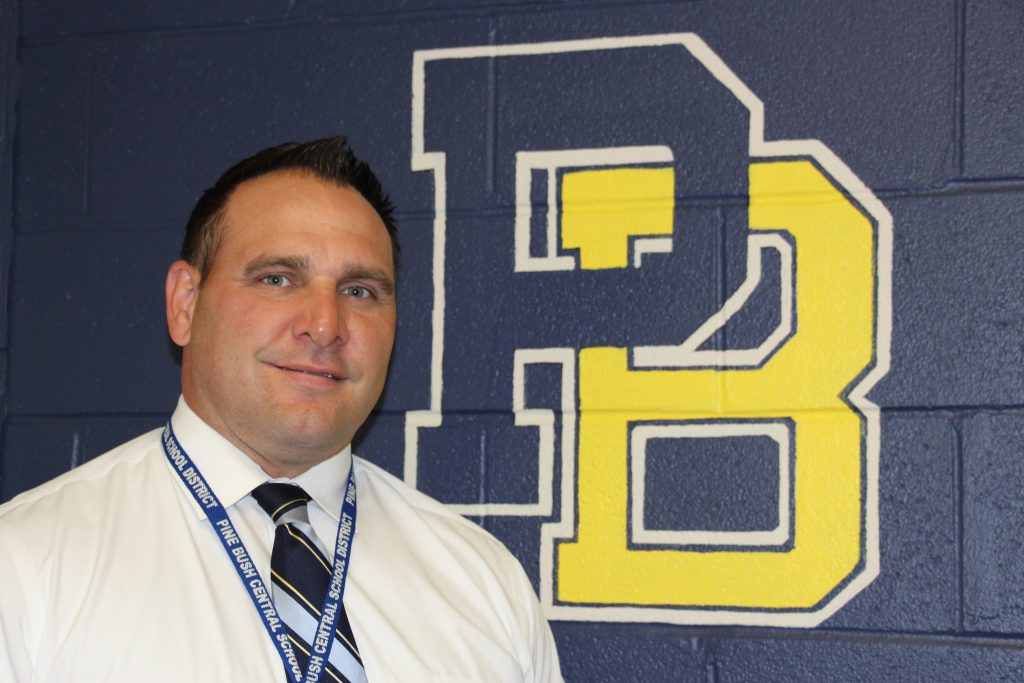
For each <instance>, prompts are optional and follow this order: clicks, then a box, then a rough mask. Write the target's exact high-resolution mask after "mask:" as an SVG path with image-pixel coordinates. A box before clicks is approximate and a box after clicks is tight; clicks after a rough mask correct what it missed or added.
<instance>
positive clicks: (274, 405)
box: [168, 171, 396, 476]
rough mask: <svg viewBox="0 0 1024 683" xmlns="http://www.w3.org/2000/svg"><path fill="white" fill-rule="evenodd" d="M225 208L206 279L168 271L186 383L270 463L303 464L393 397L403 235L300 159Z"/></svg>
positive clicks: (296, 467) (221, 425)
mask: <svg viewBox="0 0 1024 683" xmlns="http://www.w3.org/2000/svg"><path fill="white" fill-rule="evenodd" d="M225 209H226V211H225V214H224V216H223V224H222V229H223V231H224V232H223V235H222V240H221V242H220V246H219V248H218V250H217V252H216V254H215V255H214V257H213V265H212V267H211V269H210V272H209V274H208V276H207V278H206V280H205V281H203V282H202V283H201V284H199V286H198V287H194V286H193V290H194V291H193V292H192V293H191V294H189V287H190V282H191V283H192V285H194V284H195V283H197V282H198V277H199V274H198V272H197V271H196V270H195V269H194V268H191V267H190V266H187V265H185V264H184V263H183V262H178V263H177V264H175V265H174V266H172V267H171V273H170V274H169V276H168V322H169V325H170V328H171V336H172V338H174V340H175V341H176V342H177V343H179V344H181V345H182V346H183V347H184V352H183V363H182V391H183V394H184V396H185V400H186V402H187V403H188V404H189V406H190V407H191V408H192V409H193V410H195V411H196V413H197V414H199V416H200V417H202V418H203V419H204V420H205V421H206V422H207V423H209V424H210V425H211V426H212V427H214V429H216V430H217V431H218V432H220V433H221V434H223V435H224V436H225V437H226V438H227V439H228V440H230V441H231V442H232V443H234V444H235V445H236V446H238V447H239V448H241V449H242V450H243V451H245V452H246V453H247V454H248V455H249V456H250V457H252V458H253V459H254V460H255V461H256V462H257V463H258V464H260V465H261V466H262V467H263V468H264V469H265V470H266V471H267V472H268V473H270V474H271V475H273V476H282V475H296V474H298V473H300V472H302V471H305V470H306V469H308V468H309V467H311V466H312V465H315V464H316V463H318V462H320V461H322V460H324V459H325V458H327V457H328V456H330V455H333V454H334V453H336V452H338V451H340V450H341V449H342V448H344V447H345V446H346V445H347V444H348V443H349V442H350V441H351V440H352V436H353V435H354V434H355V431H356V430H357V429H358V428H359V426H360V425H361V424H362V423H363V421H364V420H365V419H366V417H367V416H368V415H369V413H370V410H371V409H372V408H373V405H374V404H375V403H376V401H377V399H378V398H379V397H380V393H381V391H382V389H383V387H384V380H385V376H386V375H387V368H388V360H389V358H390V355H391V347H392V342H393V340H394V334H395V312H396V310H395V292H394V288H395V273H394V266H393V259H392V253H391V242H390V239H389V237H388V234H387V230H386V229H385V227H384V224H383V222H382V221H381V219H380V217H379V216H378V215H377V213H376V211H375V210H374V209H373V207H372V206H370V204H369V203H368V202H367V201H366V200H365V199H364V198H363V197H362V196H361V195H360V194H359V193H358V192H357V191H356V190H354V189H352V188H349V187H340V186H337V185H334V184H332V183H329V182H326V181H323V180H321V179H319V178H317V177H316V176H313V175H309V174H303V173H300V172H296V171H279V172H275V173H272V174H269V175H265V176H261V177H258V178H254V179H252V180H249V181H246V182H244V183H242V184H241V185H239V186H238V188H237V189H236V190H235V192H234V193H233V194H232V195H231V197H230V198H229V200H228V202H227V205H226V207H225ZM175 268H177V269H178V276H177V277H175ZM172 281H178V282H179V286H177V287H176V286H175V285H174V282H172ZM175 292H177V293H178V294H175ZM176 296H177V297H178V299H177V300H178V301H180V302H184V303H181V304H179V305H177V306H176V304H175V303H174V300H175V297H176Z"/></svg>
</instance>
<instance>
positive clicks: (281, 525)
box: [252, 483, 366, 683]
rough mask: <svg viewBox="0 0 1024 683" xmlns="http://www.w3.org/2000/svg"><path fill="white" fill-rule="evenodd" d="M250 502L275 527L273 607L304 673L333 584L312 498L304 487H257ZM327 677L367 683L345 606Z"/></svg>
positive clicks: (263, 485)
mask: <svg viewBox="0 0 1024 683" xmlns="http://www.w3.org/2000/svg"><path fill="white" fill-rule="evenodd" d="M252 497H253V498H255V499H256V502H257V503H259V504H260V507H262V508H263V509H264V510H265V511H266V513H267V514H268V515H270V518H271V519H272V520H273V521H274V524H276V525H277V529H276V531H275V532H274V549H273V550H272V551H271V555H270V574H271V584H272V587H273V599H274V607H276V608H277V611H278V614H279V615H280V617H281V620H282V621H283V622H284V624H285V626H286V627H287V629H288V636H289V638H290V639H291V641H292V645H293V647H294V650H295V655H296V657H297V658H298V661H299V667H300V668H301V669H302V670H303V671H305V670H306V663H307V662H308V661H309V650H310V643H311V642H312V641H313V637H314V635H315V633H316V628H317V624H318V622H319V619H320V608H321V607H322V606H323V602H324V596H325V595H326V594H327V586H328V583H329V582H330V577H331V570H332V566H331V562H330V560H329V559H328V553H327V551H326V549H325V548H324V546H323V544H322V543H321V542H320V540H319V539H318V538H317V536H316V532H314V531H313V527H312V526H310V524H309V517H308V515H307V511H306V504H307V503H308V502H309V501H310V497H309V495H308V494H307V493H306V492H305V491H303V490H302V487H300V486H296V485H294V484H276V483H267V484H262V485H261V486H258V487H256V488H255V489H254V490H253V492H252ZM326 672H327V675H326V676H325V677H324V680H328V681H329V680H336V681H339V682H343V683H366V672H365V671H364V670H363V661H362V659H361V658H360V656H359V649H358V648H357V647H356V639H355V636H354V635H353V634H352V626H351V625H350V624H349V621H348V615H347V614H345V609H344V604H342V610H341V617H340V619H339V620H338V628H337V631H336V633H335V642H334V644H333V645H332V646H331V652H330V656H329V658H328V666H327V669H326ZM288 680H291V679H290V678H289V679H288Z"/></svg>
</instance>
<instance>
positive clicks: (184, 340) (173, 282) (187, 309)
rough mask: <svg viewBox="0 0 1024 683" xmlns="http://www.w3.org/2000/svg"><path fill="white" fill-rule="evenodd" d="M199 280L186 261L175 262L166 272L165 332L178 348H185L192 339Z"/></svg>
mask: <svg viewBox="0 0 1024 683" xmlns="http://www.w3.org/2000/svg"><path fill="white" fill-rule="evenodd" d="M200 278H201V276H200V274H199V271H198V270H196V269H195V268H194V267H193V266H191V265H190V264H189V263H188V262H186V261H175V262H174V263H172V264H171V267H170V269H169V270H168V271H167V284H166V286H165V294H166V296H167V331H168V333H170V335H171V339H172V340H174V343H175V344H177V345H178V346H182V347H184V346H187V345H188V343H189V340H191V339H192V314H193V313H194V312H195V309H196V301H197V299H198V298H199V281H200Z"/></svg>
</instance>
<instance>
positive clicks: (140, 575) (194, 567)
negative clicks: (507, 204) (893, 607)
mask: <svg viewBox="0 0 1024 683" xmlns="http://www.w3.org/2000/svg"><path fill="white" fill-rule="evenodd" d="M397 249H398V247H397V242H396V241H395V231H394V224H393V221H392V218H391V207H390V204H389V202H388V200H387V197H386V196H385V195H384V193H383V191H382V190H381V188H380V185H379V183H378V182H377V180H376V178H375V177H374V176H373V174H372V172H370V170H369V168H368V167H367V166H366V165H365V164H364V163H362V162H361V161H359V160H357V159H356V158H355V157H354V156H353V155H352V153H351V151H350V150H349V148H348V147H347V145H346V143H345V141H344V139H340V138H334V139H327V140H318V141H314V142H310V143H305V144H287V145H282V146H279V147H275V148H271V149H269V150H264V151H263V152H260V153H258V154H256V155H255V156H253V157H250V158H249V159H246V160H244V161H242V162H240V163H239V164H236V165H235V166H234V167H232V168H231V169H229V170H228V171H227V172H226V173H225V174H224V175H223V176H222V177H221V178H220V180H218V182H217V184H216V185H214V187H212V188H210V189H209V190H207V191H206V193H205V194H204V195H203V197H202V198H201V199H200V201H199V203H198V204H197V206H196V208H195V210H194V211H193V214H192V218H191V220H190V221H189V225H188V228H187V233H186V238H185V244H184V247H183V250H182V251H183V254H182V255H183V260H180V261H177V262H175V263H174V264H173V265H172V266H171V268H170V271H169V272H168V275H167V285H166V302H167V325H168V329H169V332H170V336H171V338H172V339H173V340H174V342H175V343H177V344H178V345H180V346H181V347H182V397H181V399H180V400H179V402H178V407H177V410H176V411H175V412H174V415H173V416H172V418H171V421H170V424H169V426H168V428H166V429H165V430H156V431H154V432H151V433H149V434H145V435H143V436H140V437H138V438H137V439H135V440H133V441H130V442H128V443H126V444H123V445H122V446H120V447H118V448H115V449H114V450H112V451H110V452H109V453H106V454H105V455H102V456H100V457H98V458H96V459H95V460H92V461H90V462H88V463H86V464H85V465H82V466H81V467H79V468H77V469H75V470H73V471H71V472H68V473H66V474H64V475H63V476H61V477H58V478H57V479H55V480H53V481H51V482H48V483H47V484H44V485H43V486H40V487H38V488H36V489H34V490H32V491H29V492H27V493H24V494H22V495H20V496H18V497H17V498H15V499H14V500H12V501H10V502H9V503H7V504H6V505H4V506H2V507H0V591H2V592H0V680H3V681H8V680H10V681H76V682H81V681H129V680H144V681H185V680H188V681H268V682H269V681H274V682H276V683H280V682H281V681H286V680H310V681H312V680H329V681H334V680H337V681H345V680H348V681H361V680H368V681H373V682H374V683H377V682H379V681H415V682H418V681H429V680H436V681H442V680H451V681H456V680H458V681H487V682H492V681H494V682H498V681H523V680H529V681H559V680H561V676H560V673H559V671H558V661H557V656H556V654H555V650H554V644H553V640H552V638H551V633H550V630H549V628H548V626H547V624H546V622H545V621H544V619H543V617H542V616H541V614H540V610H539V605H538V604H537V601H536V597H535V596H534V595H533V592H532V588H531V587H530V584H529V582H528V580H527V579H526V577H525V575H524V574H523V572H522V569H521V567H519V565H518V563H517V562H516V561H515V560H514V558H512V556H511V555H510V554H509V553H508V551H506V550H505V549H504V548H503V547H501V545H500V544H499V543H498V542H497V541H496V540H494V539H493V538H492V537H490V536H489V535H487V534H486V533H485V532H483V531H482V530H480V529H479V528H477V527H475V526H473V525H472V524H470V523H469V522H467V521H465V520H464V519H462V518H461V517H459V516H457V515H455V514H453V513H451V512H448V511H447V510H446V509H445V508H444V507H443V506H441V505H440V504H439V503H437V502H435V501H433V500H431V499H429V498H427V497H425V496H423V495H422V494H420V493H418V492H416V491H413V490H411V489H409V488H408V487H406V486H405V485H404V484H402V483H401V482H400V481H398V480H397V479H395V478H394V477H392V476H390V475H388V474H387V473H385V472H384V471H383V470H380V469H379V468H377V467H374V466H373V465H371V464H369V463H367V462H365V461H363V460H360V459H358V458H353V456H352V455H351V451H350V444H351V441H352V437H353V435H354V434H355V432H356V430H357V429H358V428H359V426H360V425H361V424H362V423H363V422H364V420H365V419H366V418H367V416H368V415H369V413H370V410H371V409H372V407H373V405H374V404H375V403H376V401H377V399H378V398H379V396H380V393H381V391H382V389H383V386H384V380H385V376H386V373H387V366H388V361H389V358H390V354H391V347H392V340H393V337H394V332H395V317H396V301H395V264H396V261H397ZM350 469H351V483H349V473H350ZM271 480H273V483H272V485H270V486H268V485H267V483H268V482H271ZM291 484H294V485H297V486H298V487H301V489H298V488H294V487H291V486H289V485H291ZM278 493H280V494H281V495H283V496H284V498H282V499H280V500H284V503H282V504H278V503H279V501H278V502H274V500H272V499H273V496H274V495H277V494H278ZM307 497H308V499H309V500H308V503H307ZM356 506H358V515H356ZM282 511H283V512H282ZM286 518H287V521H286ZM353 521H354V522H355V523H354V529H355V531H354V535H351V531H352V527H353ZM288 544H290V545H288ZM313 546H317V547H318V548H319V552H318V551H317V550H315V549H314V548H313ZM295 553H298V554H299V555H295ZM300 556H301V557H300ZM295 558H298V559H297V560H296V559H295ZM289 563H292V564H289ZM318 563H319V565H318ZM320 565H322V566H320ZM291 571H296V572H298V573H297V574H295V576H297V577H299V578H294V579H293V578H291V576H292V575H291V574H289V572H291ZM303 572H309V573H308V574H303ZM307 575H308V576H311V577H313V578H312V579H310V580H312V581H322V582H323V585H322V586H321V587H319V588H318V589H317V590H318V595H316V596H315V597H310V596H309V595H308V591H305V592H304V589H303V586H305V584H304V583H302V582H304V581H305V580H306V579H305V578H303V577H305V576H307ZM314 575H315V576H314ZM317 576H318V577H319V578H316V577H317ZM296 587H298V588H296ZM325 587H326V588H325ZM271 595H273V599H272V600H271V599H270V596H271ZM332 601H333V602H332Z"/></svg>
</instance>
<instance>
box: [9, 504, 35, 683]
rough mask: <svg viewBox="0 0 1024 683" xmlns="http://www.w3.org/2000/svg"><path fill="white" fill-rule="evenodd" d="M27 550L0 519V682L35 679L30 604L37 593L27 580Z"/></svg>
mask: <svg viewBox="0 0 1024 683" xmlns="http://www.w3.org/2000/svg"><path fill="white" fill-rule="evenodd" d="M29 567H30V562H29V556H28V551H27V549H26V548H25V544H24V543H23V542H22V540H21V538H20V537H18V536H17V535H16V534H15V533H14V532H13V531H12V530H11V529H10V528H9V527H7V526H6V525H5V524H4V522H3V520H0V586H2V587H3V589H2V592H0V681H3V682H5V683H6V682H7V681H11V682H12V683H13V682H14V681H18V682H19V683H21V682H22V681H32V680H35V676H34V675H33V666H32V653H33V651H34V649H35V648H34V647H33V646H32V641H33V635H32V631H33V627H32V621H33V618H34V617H38V610H39V609H41V608H39V607H37V608H36V609H37V612H36V614H33V613H32V608H31V607H30V603H31V600H32V598H33V597H34V596H35V595H37V591H35V590H34V584H33V583H31V575H30V571H29Z"/></svg>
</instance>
